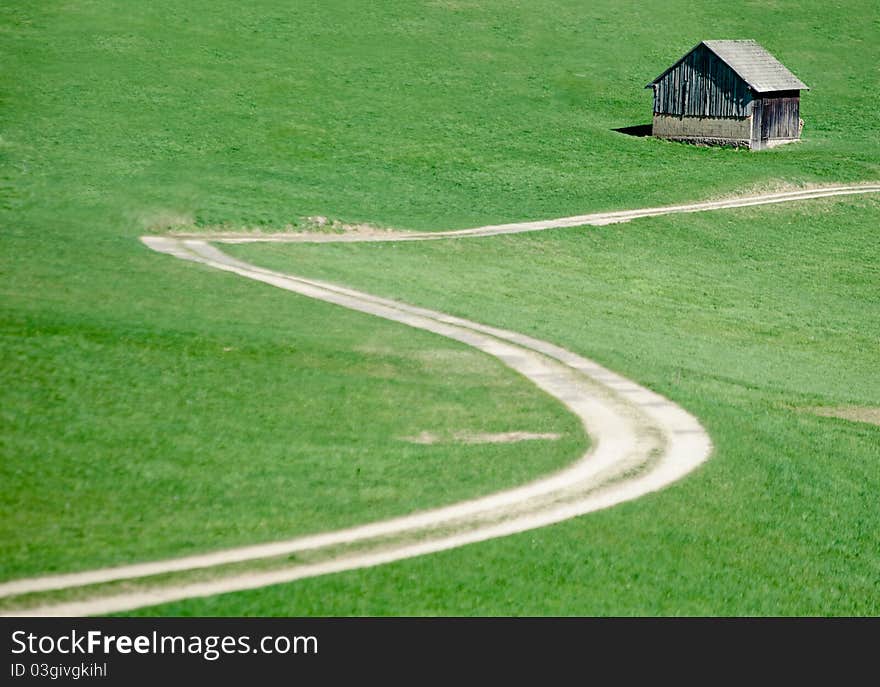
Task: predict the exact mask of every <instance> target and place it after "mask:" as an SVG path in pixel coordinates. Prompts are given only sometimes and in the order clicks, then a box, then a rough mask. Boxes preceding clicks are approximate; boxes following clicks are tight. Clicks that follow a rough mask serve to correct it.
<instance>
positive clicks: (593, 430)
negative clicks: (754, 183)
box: [0, 185, 880, 615]
mask: <svg viewBox="0 0 880 687" xmlns="http://www.w3.org/2000/svg"><path fill="white" fill-rule="evenodd" d="M873 192H880V185H876V186H841V187H834V188H819V189H812V190H805V191H797V192H788V193H778V194H768V195H764V196H753V197H747V198H739V199H731V200H727V201H718V202H711V203H696V204H693V205H685V206H674V207H667V208H649V209H645V210H634V211H624V212H617V213H600V214H594V215H582V216H577V217H569V218H561V219H557V220H547V221H543V222H526V223H520V224H508V225H493V226H487V227H479V228H476V229H470V230H461V231H455V232H441V233H437V234H433V233H431V234H404V233H390V232H386V233H382V234H380V235H371V234H368V235H363V236H361V235H345V234H342V235H339V234H326V235H318V236H314V235H312V236H302V235H290V236H271V237H262V236H257V237H245V236H232V235H226V236H218V237H211V241H212V242H214V241H217V242H236V243H238V242H244V241H253V240H256V241H267V240H271V241H290V242H296V241H305V242H313V241H315V240H319V241H322V242H328V241H358V240H360V241H377V240H378V241H394V240H426V239H438V238H453V237H477V236H491V235H496V234H507V233H517V232H522V231H537V230H541V229H550V228H554V227H566V226H580V225H602V224H610V223H614V222H623V221H628V220H631V219H635V218H638V217H646V216H654V215H661V214H670V213H674V212H699V211H705V210H717V209H723V208H727V207H745V206H749V205H762V204H768V203H780V202H790V201H796V200H806V199H809V198H820V197H826V196H837V195H850V194H856V193H873ZM142 241H143V242H144V243H145V244H146V245H147V246H148V247H150V248H152V249H153V250H156V251H158V252H162V253H166V254H169V255H172V256H174V257H177V258H180V259H183V260H188V261H194V262H198V263H201V264H204V265H208V266H210V267H213V268H215V269H219V270H223V271H227V272H231V273H234V274H237V275H239V276H242V277H245V278H249V279H253V280H255V281H260V282H263V283H265V284H269V285H271V286H275V287H278V288H283V289H286V290H289V291H293V292H296V293H298V294H301V295H305V296H308V297H311V298H316V299H319V300H323V301H326V302H329V303H333V304H336V305H340V306H343V307H346V308H350V309H353V310H358V311H361V312H364V313H368V314H371V315H375V316H378V317H383V318H385V319H388V320H392V321H395V322H400V323H402V324H406V325H408V326H411V327H416V328H419V329H424V330H427V331H431V332H434V333H437V334H439V335H442V336H446V337H448V338H451V339H454V340H457V341H460V342H462V343H465V344H467V345H470V346H473V347H474V348H477V349H479V350H481V351H483V352H485V353H488V354H489V355H492V356H494V357H496V358H498V359H499V360H501V361H502V362H503V363H504V364H506V365H507V366H509V367H510V368H512V369H514V370H515V371H517V372H519V373H520V374H522V375H524V376H525V377H527V378H528V379H530V380H531V381H533V382H534V383H535V384H536V385H537V386H538V387H539V388H541V389H542V390H544V391H545V392H547V393H548V394H550V395H552V396H554V397H555V398H557V399H558V400H559V401H560V402H561V403H563V404H564V405H565V406H566V407H567V408H569V410H571V411H572V412H573V413H574V414H575V415H577V416H578V417H579V418H580V419H581V422H582V424H583V426H584V429H585V431H586V432H587V434H588V435H589V436H590V437H591V440H592V446H591V448H590V450H589V451H587V453H585V454H584V455H583V456H582V457H581V458H579V459H578V460H577V461H576V462H575V463H574V464H572V465H571V466H569V467H568V468H566V469H564V470H562V471H560V472H558V473H556V474H554V475H551V476H549V477H546V478H543V479H539V480H536V481H534V482H531V483H529V484H527V485H524V486H522V487H517V488H514V489H509V490H506V491H503V492H498V493H496V494H492V495H489V496H486V497H482V498H477V499H473V500H469V501H465V502H462V503H458V504H454V505H451V506H446V507H443V508H437V509H433V510H430V511H424V512H420V513H415V514H412V515H408V516H404V517H399V518H394V519H391V520H386V521H381V522H376V523H371V524H367V525H362V526H358V527H353V528H349V529H345V530H339V531H335V532H329V533H325V534H318V535H312V536H305V537H298V538H295V539H290V540H286V541H280V542H273V543H268V544H259V545H254V546H246V547H238V548H234V549H226V550H222V551H216V552H213V553H208V554H203V555H195V556H186V557H182V558H175V559H169V560H164V561H155V562H150V563H141V564H134V565H127V566H120V567H116V568H105V569H100V570H93V571H86V572H82V573H72V574H68V575H53V576H46V577H38V578H29V579H22V580H15V581H11V582H7V583H3V584H0V597H11V596H16V595H20V594H30V593H38V592H46V591H53V590H61V589H68V588H74V587H87V586H89V585H98V584H103V583H108V582H113V581H119V580H132V579H139V578H140V579H143V580H144V581H143V583H142V587H143V588H139V589H136V590H134V591H126V592H124V593H119V592H113V593H110V594H107V593H106V591H105V593H103V594H102V593H101V590H100V589H97V590H94V592H95V593H94V595H92V596H90V597H89V598H86V599H85V600H77V601H70V602H59V603H52V604H42V605H32V606H30V607H27V608H17V609H14V610H9V611H7V612H6V614H8V615H94V614H106V613H112V612H119V611H125V610H131V609H134V608H139V607H143V606H149V605H154V604H158V603H165V602H170V601H176V600H180V599H185V598H190V597H195V596H209V595H213V594H219V593H224V592H231V591H238V590H244V589H252V588H256V587H262V586H266V585H270V584H277V583H282V582H289V581H293V580H297V579H302V578H305V577H311V576H315V575H321V574H326V573H331V572H339V571H343V570H350V569H354V568H360V567H367V566H372V565H378V564H381V563H386V562H390V561H394V560H400V559H402V558H407V557H412V556H417V555H422V554H426V553H431V552H436V551H442V550H445V549H449V548H453V547H457V546H462V545H464V544H468V543H472V542H478V541H483V540H486V539H490V538H494V537H500V536H504V535H507V534H512V533H515V532H522V531H525V530H528V529H533V528H536V527H541V526H544V525H548V524H551V523H555V522H559V521H562V520H565V519H568V518H571V517H575V516H577V515H582V514H585V513H588V512H591V511H595V510H598V509H601V508H607V507H609V506H612V505H615V504H618V503H621V502H623V501H627V500H631V499H634V498H637V497H639V496H642V495H644V494H646V493H649V492H651V491H655V490H657V489H661V488H662V487H664V486H666V485H668V484H670V483H672V482H674V481H676V480H678V479H680V478H681V477H683V476H684V475H686V474H687V473H688V472H690V471H692V470H693V469H694V468H696V467H697V466H698V465H700V464H701V463H702V462H704V461H705V460H706V459H707V458H708V457H709V455H710V453H711V450H712V446H711V442H710V440H709V437H708V435H707V434H706V432H705V431H704V430H703V428H702V427H701V426H700V424H699V422H698V421H697V420H696V419H695V418H694V417H693V416H691V415H690V414H688V413H687V412H686V411H684V410H683V409H682V408H680V407H678V406H677V405H675V404H673V403H672V402H671V401H668V400H667V399H665V398H663V397H661V396H659V395H658V394H655V393H653V392H651V391H649V390H648V389H645V388H644V387H641V386H639V385H638V384H635V383H634V382H631V381H629V380H627V379H625V378H623V377H620V376H619V375H617V374H615V373H613V372H611V371H609V370H607V369H605V368H603V367H601V366H600V365H597V364H596V363H594V362H592V361H589V360H587V359H585V358H583V357H581V356H578V355H576V354H574V353H571V352H569V351H566V350H564V349H562V348H559V347H557V346H554V345H553V344H550V343H547V342H543V341H540V340H537V339H534V338H531V337H528V336H525V335H521V334H517V333H515V332H509V331H504V330H500V329H496V328H493V327H489V326H486V325H482V324H479V323H477V322H472V321H469V320H465V319H462V318H457V317H453V316H450V315H445V314H443V313H439V312H436V311H431V310H427V309H424V308H417V307H414V306H410V305H406V304H403V303H400V302H397V301H391V300H388V299H383V298H378V297H375V296H371V295H370V294H366V293H363V292H359V291H355V290H353V289H348V288H345V287H341V286H337V285H334V284H329V283H326V282H321V281H317V280H310V279H302V278H299V277H295V276H292V275H287V274H282V273H279V272H275V271H272V270H266V269H263V268H260V267H257V266H254V265H250V264H248V263H245V262H242V261H240V260H236V259H234V258H232V257H230V256H228V255H226V254H224V253H222V252H221V251H220V250H219V249H217V248H216V247H215V246H212V245H210V244H208V243H207V242H206V241H205V240H204V239H198V238H185V237H149V236H148V237H143V238H142ZM353 545H357V546H356V550H354V551H349V552H346V551H345V550H344V547H345V546H349V547H351V546H353ZM340 547H343V548H342V551H341V553H340V552H339V548H340ZM304 551H311V552H318V553H321V552H322V551H325V552H326V555H325V558H324V559H323V560H319V561H317V562H314V563H305V564H298V565H290V564H286V565H283V566H281V567H276V568H273V569H270V570H263V571H251V572H240V571H239V572H234V573H229V572H228V571H226V572H225V574H224V571H219V572H218V575H217V576H216V577H215V578H212V579H210V580H208V581H193V582H180V581H178V582H177V583H175V582H173V581H172V582H170V583H169V582H167V581H165V582H164V583H163V584H153V585H152V586H151V584H150V582H149V580H148V578H149V577H151V576H154V575H162V574H168V573H174V572H180V571H189V570H195V569H207V568H212V567H215V566H223V565H229V564H234V563H241V562H245V561H259V560H263V559H272V558H275V557H280V556H286V555H290V554H293V553H298V552H304Z"/></svg>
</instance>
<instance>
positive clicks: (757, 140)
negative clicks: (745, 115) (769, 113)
mask: <svg viewBox="0 0 880 687" xmlns="http://www.w3.org/2000/svg"><path fill="white" fill-rule="evenodd" d="M762 140H765V141H766V140H767V139H766V136H765V135H764V99H763V98H757V99H755V100H753V101H752V142H751V146H752V149H753V150H760V149H761V148H763V147H764V146H763V145H762V143H761V141H762Z"/></svg>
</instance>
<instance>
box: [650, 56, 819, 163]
mask: <svg viewBox="0 0 880 687" xmlns="http://www.w3.org/2000/svg"><path fill="white" fill-rule="evenodd" d="M646 88H653V89H654V121H653V123H652V126H651V133H652V134H653V135H654V136H659V137H660V138H669V139H672V140H676V141H689V142H691V143H703V144H713V145H734V146H748V147H749V148H751V149H753V150H761V149H763V148H772V147H773V146H777V145H781V144H783V143H791V142H793V141H797V140H799V139H800V136H801V128H802V126H803V121H802V120H801V118H800V92H801V91H803V90H809V88H808V87H807V86H806V85H805V84H804V83H803V82H802V81H801V80H800V79H798V78H797V77H796V76H795V75H794V74H792V73H791V72H790V71H788V69H786V68H785V67H784V66H783V65H782V64H781V63H780V62H779V60H777V59H776V58H775V57H773V55H771V54H770V53H769V52H767V51H766V50H764V48H762V47H761V46H760V45H758V44H757V43H756V42H755V41H751V40H736V41H703V42H701V43H699V44H698V45H696V46H694V48H693V49H691V50H690V51H689V52H688V53H687V54H686V55H685V56H684V57H682V58H681V59H680V60H679V61H678V62H676V63H675V64H673V65H672V66H671V67H670V68H669V69H667V70H666V71H665V72H663V73H662V74H661V75H660V76H658V77H657V78H656V79H654V80H653V81H652V82H651V83H649V84H648V85H647V86H646Z"/></svg>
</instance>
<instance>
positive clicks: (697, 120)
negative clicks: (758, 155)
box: [651, 114, 752, 147]
mask: <svg viewBox="0 0 880 687" xmlns="http://www.w3.org/2000/svg"><path fill="white" fill-rule="evenodd" d="M651 133H652V135H654V136H657V137H658V138H669V139H672V140H674V141H687V142H690V143H704V144H706V145H731V146H746V147H748V146H749V143H750V141H751V138H752V118H751V117H724V118H720V117H679V116H677V115H663V114H655V115H654V123H653V125H652V127H651Z"/></svg>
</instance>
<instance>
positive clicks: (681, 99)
mask: <svg viewBox="0 0 880 687" xmlns="http://www.w3.org/2000/svg"><path fill="white" fill-rule="evenodd" d="M751 101H752V94H751V91H750V90H749V87H748V86H747V85H746V83H745V81H743V80H742V79H741V78H740V77H739V76H738V75H737V74H736V72H734V71H733V70H732V69H731V68H730V67H728V66H727V65H726V64H725V63H724V62H723V61H721V59H719V58H718V56H716V55H715V53H713V52H712V51H711V50H709V49H708V48H706V47H705V46H702V45H701V46H699V47H698V48H697V49H696V50H694V51H693V52H691V53H690V54H688V55H687V56H686V57H685V58H684V59H683V60H682V61H681V62H679V63H678V64H677V65H675V67H673V68H672V69H671V70H670V71H669V72H668V73H667V74H666V75H665V76H664V77H663V78H662V79H660V81H658V82H657V83H656V84H655V85H654V113H655V114H670V115H678V116H692V117H693V116H697V117H747V116H748V115H749V114H750V111H749V104H750V103H751Z"/></svg>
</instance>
